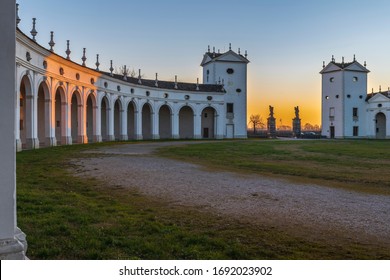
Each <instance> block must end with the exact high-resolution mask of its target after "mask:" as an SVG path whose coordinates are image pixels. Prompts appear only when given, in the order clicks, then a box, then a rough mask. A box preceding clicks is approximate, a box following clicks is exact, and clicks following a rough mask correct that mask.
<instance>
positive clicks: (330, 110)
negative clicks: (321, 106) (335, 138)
mask: <svg viewBox="0 0 390 280" xmlns="http://www.w3.org/2000/svg"><path fill="white" fill-rule="evenodd" d="M329 117H334V107H330V108H329Z"/></svg>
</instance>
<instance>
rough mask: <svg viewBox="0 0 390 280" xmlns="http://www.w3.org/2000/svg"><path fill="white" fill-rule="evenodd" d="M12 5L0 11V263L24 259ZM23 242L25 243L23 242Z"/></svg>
mask: <svg viewBox="0 0 390 280" xmlns="http://www.w3.org/2000/svg"><path fill="white" fill-rule="evenodd" d="M15 15H16V3H15V1H3V3H2V5H1V9H0V34H1V37H2V38H1V48H2V51H1V52H0V93H1V102H0V130H1V133H0V143H1V146H0V153H1V161H0V260H7V259H19V260H20V259H25V250H26V249H27V248H25V246H24V245H23V243H22V242H21V241H19V238H20V239H24V237H25V235H24V234H23V233H22V232H21V231H20V230H19V229H18V228H17V223H16V154H15V153H16V141H15V140H16V139H15V128H16V125H15V121H16V114H15V110H16V98H15V97H16V96H17V95H16V88H15V84H16V83H15V52H16V45H15V44H16V43H15V42H16V39H15V30H16V16H15ZM23 242H25V240H23Z"/></svg>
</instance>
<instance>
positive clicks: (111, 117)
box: [107, 105, 115, 141]
mask: <svg viewBox="0 0 390 280" xmlns="http://www.w3.org/2000/svg"><path fill="white" fill-rule="evenodd" d="M113 106H114V105H113ZM114 111H115V110H114V107H113V108H107V114H108V127H107V141H115V135H114Z"/></svg>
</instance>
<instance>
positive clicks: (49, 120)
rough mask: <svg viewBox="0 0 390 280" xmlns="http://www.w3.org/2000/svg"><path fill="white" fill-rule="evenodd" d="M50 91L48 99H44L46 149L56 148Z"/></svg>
mask: <svg viewBox="0 0 390 280" xmlns="http://www.w3.org/2000/svg"><path fill="white" fill-rule="evenodd" d="M53 104H54V105H55V102H53V98H52V94H51V90H49V99H45V134H46V135H45V137H46V139H45V142H46V143H45V144H46V146H47V147H51V146H57V140H56V132H55V116H54V113H53V112H55V111H54V107H53Z"/></svg>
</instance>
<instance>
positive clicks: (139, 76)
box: [138, 69, 142, 85]
mask: <svg viewBox="0 0 390 280" xmlns="http://www.w3.org/2000/svg"><path fill="white" fill-rule="evenodd" d="M138 83H139V84H140V85H141V84H142V80H141V69H138Z"/></svg>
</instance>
